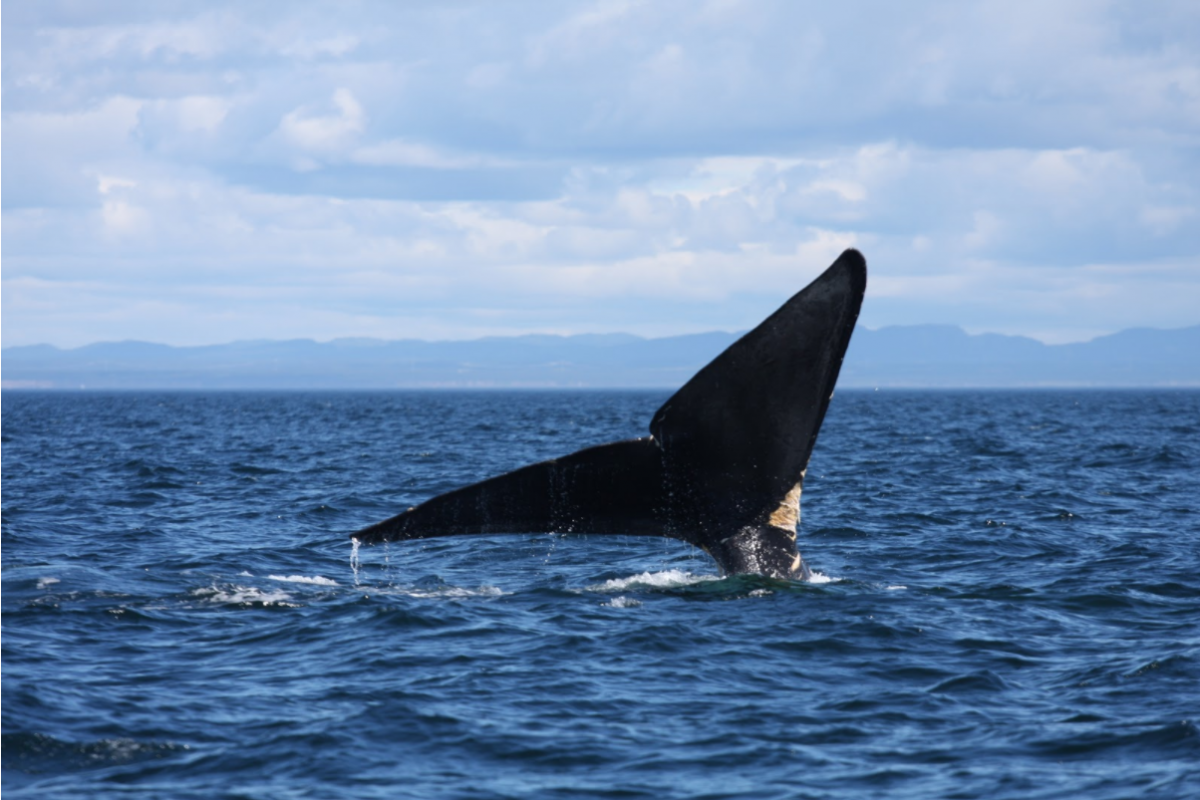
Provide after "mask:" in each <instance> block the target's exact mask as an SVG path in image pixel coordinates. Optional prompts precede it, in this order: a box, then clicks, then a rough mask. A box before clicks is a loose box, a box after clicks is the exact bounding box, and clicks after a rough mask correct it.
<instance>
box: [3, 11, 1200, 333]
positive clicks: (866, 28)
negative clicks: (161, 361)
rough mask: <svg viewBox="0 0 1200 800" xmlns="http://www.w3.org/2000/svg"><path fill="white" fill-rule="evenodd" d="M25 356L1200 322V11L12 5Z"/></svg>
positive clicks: (7, 141) (8, 104)
mask: <svg viewBox="0 0 1200 800" xmlns="http://www.w3.org/2000/svg"><path fill="white" fill-rule="evenodd" d="M2 34H3V50H2V53H3V56H2V57H3V129H2V134H3V195H2V199H3V240H2V242H3V273H2V276H3V293H2V301H3V318H2V319H3V345H4V346H13V345H21V344H32V343H39V342H47V343H52V344H56V345H59V346H65V347H70V346H78V345H81V344H86V343H89V342H94V341H106V340H118V339H143V340H149V341H156V342H165V343H170V344H205V343H217V342H227V341H233V340H237V339H261V338H268V339H284V338H296V337H307V338H315V339H318V340H328V339H332V338H336V337H342V336H375V337H382V338H404V337H415V338H425V339H445V338H472V337H475V336H482V335H507V334H520V333H528V332H547V333H582V332H610V331H627V332H631V333H637V334H642V335H647V336H662V335H670V334H677V333H687V332H694V331H703V330H714V329H721V330H738V329H744V328H748V327H750V326H752V325H754V324H755V323H757V322H758V321H759V320H760V319H761V318H762V317H763V316H765V315H766V314H767V313H769V312H770V311H771V310H773V309H774V308H775V307H776V306H778V305H779V303H781V302H782V301H783V300H784V299H785V298H786V297H787V296H789V295H790V294H791V293H792V292H794V291H796V290H798V289H799V288H801V287H802V286H803V285H804V284H805V283H806V282H807V281H808V280H809V279H811V278H812V277H814V276H815V275H816V274H817V273H818V272H819V271H820V270H821V269H823V268H824V267H825V266H826V265H827V264H828V263H829V262H830V261H832V259H833V258H834V257H835V256H836V255H837V254H838V253H839V252H840V251H841V250H842V249H843V248H845V247H848V246H857V247H859V248H860V249H862V250H863V252H864V253H865V254H866V256H867V259H868V262H869V264H870V268H871V276H870V285H869V287H868V296H867V301H866V304H865V306H864V309H863V315H862V318H861V321H862V322H863V323H864V324H866V325H867V326H868V327H871V328H878V327H882V326H885V325H893V324H915V323H926V322H935V323H950V324H956V325H961V326H963V327H964V328H966V329H967V330H968V331H971V332H983V331H992V332H1001V333H1019V334H1025V335H1030V336H1034V337H1036V338H1039V339H1042V340H1043V341H1047V342H1065V341H1079V340H1085V339H1089V338H1092V337H1093V336H1095V335H1098V334H1103V333H1109V332H1113V331H1116V330H1120V329H1123V328H1129V327H1136V326H1152V327H1164V328H1171V327H1182V326H1186V325H1194V324H1197V323H1200V4H1198V3H1196V2H1195V1H1194V0H1181V1H1180V2H1126V3H1120V2H1103V1H1102V0H1085V1H1084V2H1056V1H1054V0H1037V1H1036V2H1022V1H1020V0H1003V2H979V3H961V2H924V1H923V0H915V1H914V2H905V3H892V2H877V3H838V4H834V3H801V2H778V3H775V2H732V1H728V2H727V1H724V0H720V1H718V0H714V1H713V2H646V3H638V2H599V3H597V2H574V3H572V2H553V3H524V4H516V3H484V2H479V3H455V2H409V3H382V2H381V3H351V2H338V3H322V4H317V3H288V4H284V3H257V4H256V3H247V2H236V3H219V2H205V3H172V2H141V3H120V2H106V3H82V4H81V3H73V2H70V3H54V2H38V3H20V4H18V3H8V4H6V5H5V7H4V10H3V28H2Z"/></svg>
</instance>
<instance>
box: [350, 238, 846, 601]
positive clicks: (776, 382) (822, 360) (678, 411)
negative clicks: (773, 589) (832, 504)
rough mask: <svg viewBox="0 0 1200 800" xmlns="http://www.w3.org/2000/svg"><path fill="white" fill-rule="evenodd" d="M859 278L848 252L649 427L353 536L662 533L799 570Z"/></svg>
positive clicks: (783, 574) (722, 559)
mask: <svg viewBox="0 0 1200 800" xmlns="http://www.w3.org/2000/svg"><path fill="white" fill-rule="evenodd" d="M866 286H867V264H866V261H865V260H864V259H863V257H862V254H861V253H859V252H858V251H857V250H847V251H845V252H844V253H842V255H841V256H839V257H838V259H837V260H836V261H835V262H834V263H833V265H832V266H830V267H829V269H827V270H825V272H824V273H822V274H821V275H820V276H819V277H818V278H817V279H816V280H814V281H813V282H812V283H810V284H809V285H808V286H806V287H805V288H804V289H802V290H801V291H800V292H799V293H797V294H796V295H794V296H793V297H792V298H791V299H790V300H788V301H787V302H786V303H784V304H783V306H781V307H780V308H779V310H778V311H776V312H775V313H774V314H772V315H771V316H769V317H767V319H766V320H764V321H763V322H762V323H761V324H760V325H759V326H758V327H757V328H755V329H754V330H752V331H750V332H749V333H747V334H746V335H745V336H743V337H742V338H740V339H738V340H737V341H736V342H734V343H733V344H732V345H730V346H729V347H728V348H727V349H726V350H725V352H723V353H721V354H720V355H719V356H717V357H716V358H715V359H713V360H712V361H711V362H710V363H709V364H708V365H707V366H705V367H704V368H703V369H701V370H700V371H699V372H697V373H696V374H695V375H694V376H693V377H692V379H691V380H689V381H688V382H687V383H686V384H684V386H683V388H681V389H680V390H679V391H678V392H676V393H675V394H674V395H673V396H672V397H671V398H670V399H669V400H667V402H666V403H664V404H663V405H662V407H661V408H660V409H658V412H657V413H655V415H654V418H653V419H652V420H651V422H650V434H651V435H650V436H647V437H645V438H641V439H631V440H628V441H623V442H614V443H612V444H606V445H600V446H598V447H589V448H587V449H585V450H580V451H578V452H576V453H572V454H570V455H567V456H563V457H562V458H556V459H551V460H549V461H542V462H540V463H537V464H531V465H529V466H527V467H522V468H520V469H517V470H514V471H512V472H509V473H506V474H504V475H498V476H496V477H494V478H489V479H488V480H485V481H481V482H479V483H475V484H471V485H470V486H464V487H463V488H461V489H456V490H454V491H452V492H447V493H446V494H443V495H439V496H437V497H434V498H432V499H430V500H427V501H425V502H424V503H421V504H420V505H418V506H414V507H413V508H410V509H408V510H407V511H405V512H403V513H402V514H399V515H397V516H395V517H392V518H391V519H388V520H385V521H383V522H380V523H378V524H376V525H372V526H370V527H369V528H365V529H363V530H361V531H358V532H357V533H354V534H352V536H353V538H355V539H357V540H358V541H359V542H362V543H364V544H373V543H376V542H387V541H399V540H404V539H425V538H429V537H434V536H461V535H467V534H482V533H544V532H551V531H559V532H574V533H591V534H624V535H638V536H667V537H671V538H674V539H681V540H683V541H685V542H688V543H690V544H693V545H695V546H697V547H699V548H701V549H703V550H704V551H705V552H707V553H709V554H710V555H711V556H712V557H713V558H714V559H716V562H717V564H718V565H719V566H720V567H721V569H722V570H723V571H724V572H725V573H726V574H741V573H758V574H762V575H766V576H769V577H775V578H789V577H794V578H803V577H806V576H807V575H808V570H807V568H806V567H805V565H804V562H803V560H802V559H801V558H800V553H799V551H798V550H797V548H796V529H797V526H798V525H799V521H800V493H801V489H802V487H803V484H804V472H805V469H806V468H807V466H808V460H809V457H810V456H811V455H812V449H813V445H814V444H815V443H816V440H817V433H818V432H819V431H820V430H821V422H822V420H824V418H825V411H826V409H827V408H828V407H829V401H830V399H831V398H832V397H833V389H834V385H835V384H836V383H837V376H838V372H839V370H840V369H841V366H842V359H843V358H844V356H845V354H846V348H847V346H849V344H850V336H851V334H852V333H853V332H854V324H855V321H856V320H857V319H858V312H859V309H860V308H861V306H862V299H863V294H864V292H865V291H866Z"/></svg>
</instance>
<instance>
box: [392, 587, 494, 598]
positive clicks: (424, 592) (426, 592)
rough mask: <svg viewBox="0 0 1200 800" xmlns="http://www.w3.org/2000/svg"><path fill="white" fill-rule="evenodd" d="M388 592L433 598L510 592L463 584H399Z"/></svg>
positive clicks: (484, 595)
mask: <svg viewBox="0 0 1200 800" xmlns="http://www.w3.org/2000/svg"><path fill="white" fill-rule="evenodd" d="M381 594H382V593H381ZM386 594H402V595H404V596H406V597H417V598H421V599H432V598H443V597H449V598H462V597H501V596H503V595H506V594H509V593H508V592H506V591H504V590H502V589H497V588H496V587H495V586H480V587H479V588H478V589H464V588H462V587H461V586H441V587H438V588H436V589H415V588H409V589H405V588H402V587H399V586H393V587H390V588H389V590H388V591H387V592H386Z"/></svg>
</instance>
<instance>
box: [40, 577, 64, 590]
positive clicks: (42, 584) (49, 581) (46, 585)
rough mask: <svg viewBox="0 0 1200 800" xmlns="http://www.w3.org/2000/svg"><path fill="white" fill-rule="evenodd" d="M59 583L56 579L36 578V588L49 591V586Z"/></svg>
mask: <svg viewBox="0 0 1200 800" xmlns="http://www.w3.org/2000/svg"><path fill="white" fill-rule="evenodd" d="M59 582H60V581H59V580H58V578H38V582H37V588H39V589H49V588H50V587H51V586H53V585H54V584H56V583H59Z"/></svg>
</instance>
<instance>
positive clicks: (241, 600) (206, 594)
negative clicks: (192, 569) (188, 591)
mask: <svg viewBox="0 0 1200 800" xmlns="http://www.w3.org/2000/svg"><path fill="white" fill-rule="evenodd" d="M192 595H193V596H195V597H200V598H203V599H204V600H207V601H209V602H212V603H234V604H236V605H256V606H275V605H279V606H287V605H293V604H292V603H290V602H289V601H290V600H291V599H292V596H291V595H290V594H288V593H287V592H285V591H283V590H282V589H276V590H275V591H271V592H264V591H263V590H262V589H258V588H255V587H253V586H237V585H234V586H227V587H218V586H206V587H204V588H202V589H193V590H192Z"/></svg>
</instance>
